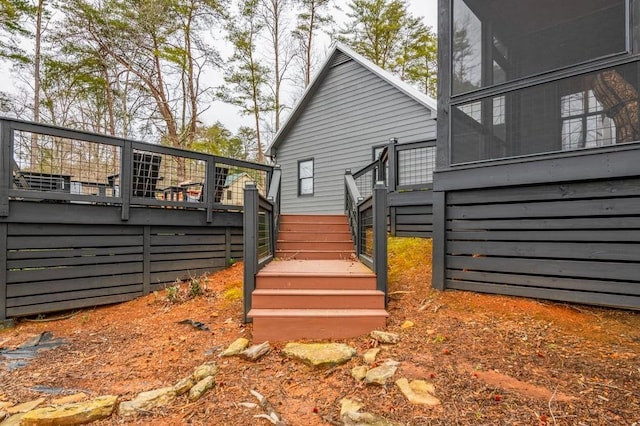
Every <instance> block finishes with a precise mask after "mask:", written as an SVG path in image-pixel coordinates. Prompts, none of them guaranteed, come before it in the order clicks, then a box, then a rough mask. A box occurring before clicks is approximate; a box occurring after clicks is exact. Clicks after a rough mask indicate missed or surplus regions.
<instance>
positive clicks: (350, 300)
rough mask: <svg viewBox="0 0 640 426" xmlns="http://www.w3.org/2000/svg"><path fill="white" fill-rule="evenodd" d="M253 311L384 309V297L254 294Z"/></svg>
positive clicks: (252, 300)
mask: <svg viewBox="0 0 640 426" xmlns="http://www.w3.org/2000/svg"><path fill="white" fill-rule="evenodd" d="M251 308H252V309H384V295H383V294H379V295H313V296H312V295H282V294H279V295H266V294H255V293H254V294H253V296H252V297H251Z"/></svg>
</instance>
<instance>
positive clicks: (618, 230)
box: [445, 177, 640, 308]
mask: <svg viewBox="0 0 640 426" xmlns="http://www.w3.org/2000/svg"><path fill="white" fill-rule="evenodd" d="M445 214H446V242H445V247H446V260H445V264H446V271H445V274H446V287H447V288H452V289H463V290H474V291H481V292H491V293H501V294H510V295H518V296H528V297H537V298H545V299H557V300H565V301H571V302H578V303H592V304H603V305H611V306H619V307H634V308H637V307H639V306H640V275H639V274H638V265H639V262H640V179H638V178H635V177H632V178H619V179H606V180H605V179H602V180H593V181H583V182H568V183H555V184H541V185H523V186H518V187H511V188H490V189H484V190H480V189H474V190H461V191H452V192H448V193H447V194H446V213H445Z"/></svg>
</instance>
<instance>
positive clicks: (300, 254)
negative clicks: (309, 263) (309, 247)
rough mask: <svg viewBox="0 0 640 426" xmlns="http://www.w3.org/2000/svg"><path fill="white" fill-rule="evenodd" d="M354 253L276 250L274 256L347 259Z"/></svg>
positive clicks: (281, 257)
mask: <svg viewBox="0 0 640 426" xmlns="http://www.w3.org/2000/svg"><path fill="white" fill-rule="evenodd" d="M353 256H355V253H354V252H353V251H352V252H349V253H336V252H302V251H282V250H277V251H276V257H278V258H280V259H282V260H293V259H297V260H349V259H351V258H352V257H353Z"/></svg>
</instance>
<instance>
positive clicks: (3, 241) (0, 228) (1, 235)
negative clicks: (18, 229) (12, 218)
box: [0, 223, 8, 325]
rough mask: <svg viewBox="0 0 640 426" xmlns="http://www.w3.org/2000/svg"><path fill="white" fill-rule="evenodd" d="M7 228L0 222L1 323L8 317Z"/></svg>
mask: <svg viewBox="0 0 640 426" xmlns="http://www.w3.org/2000/svg"><path fill="white" fill-rule="evenodd" d="M7 229H8V225H7V224H6V223H0V325H1V324H2V322H4V321H5V320H6V319H7Z"/></svg>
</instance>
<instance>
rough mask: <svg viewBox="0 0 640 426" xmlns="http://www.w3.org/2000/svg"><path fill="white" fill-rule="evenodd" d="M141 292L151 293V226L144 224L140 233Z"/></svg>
mask: <svg viewBox="0 0 640 426" xmlns="http://www.w3.org/2000/svg"><path fill="white" fill-rule="evenodd" d="M142 245H143V249H142V294H145V295H147V294H149V293H151V226H149V225H145V226H144V227H143V234H142Z"/></svg>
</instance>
